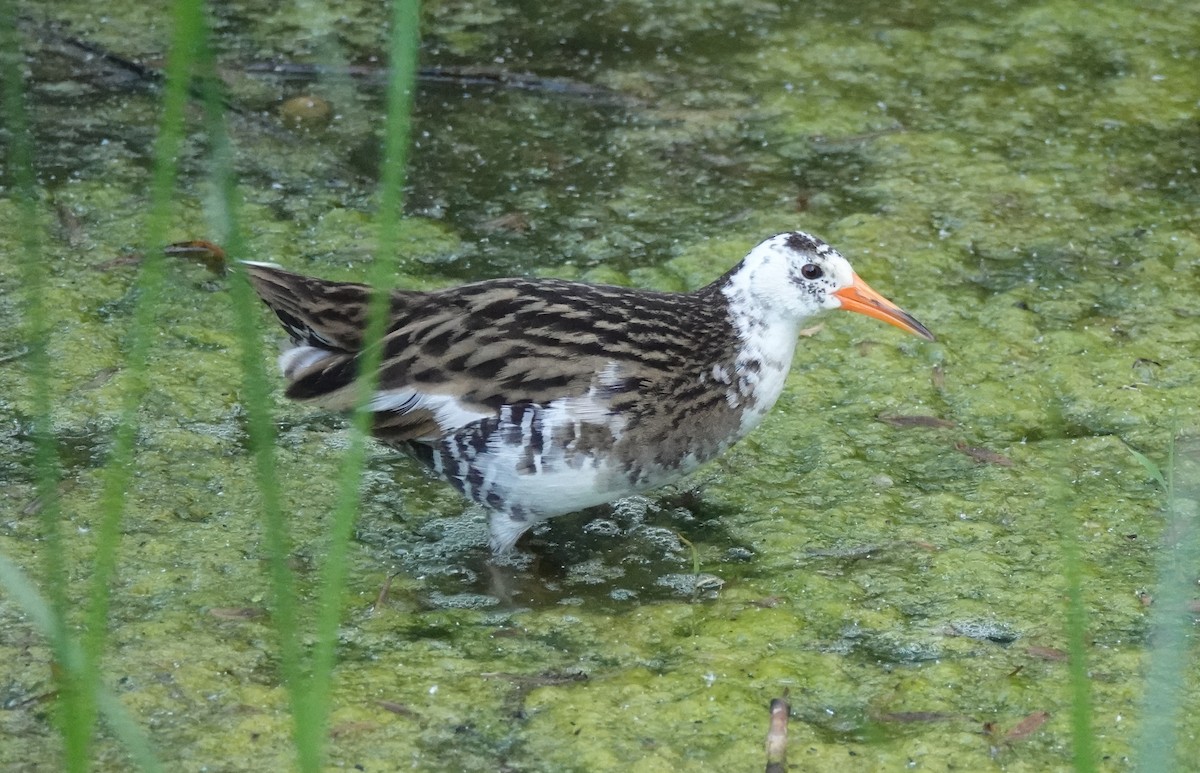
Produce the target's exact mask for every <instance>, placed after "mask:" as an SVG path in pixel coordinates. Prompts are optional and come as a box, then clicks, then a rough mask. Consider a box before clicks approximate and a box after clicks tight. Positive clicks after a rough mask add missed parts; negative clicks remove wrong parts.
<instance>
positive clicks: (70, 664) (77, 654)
mask: <svg viewBox="0 0 1200 773" xmlns="http://www.w3.org/2000/svg"><path fill="white" fill-rule="evenodd" d="M0 588H3V589H4V591H5V593H7V594H8V595H9V597H11V598H12V600H13V601H15V602H16V603H17V606H19V607H20V608H21V609H22V610H24V611H25V614H26V615H28V616H29V619H30V620H31V621H32V622H33V625H34V627H35V628H37V629H38V631H39V632H40V633H41V634H42V635H43V636H45V637H46V639H47V640H49V642H50V646H51V648H52V649H53V650H54V658H55V660H56V661H57V662H58V663H59V664H60V665H61V666H62V668H63V670H65V671H68V672H70V673H71V674H72V675H73V678H74V682H75V683H76V684H81V683H82V681H83V680H82V678H81V677H82V674H83V671H84V669H85V658H84V656H83V652H82V650H80V648H79V645H78V644H77V643H76V642H75V641H74V640H73V639H71V637H70V635H69V634H68V633H67V628H66V625H65V624H64V622H63V619H62V616H61V615H59V614H58V612H57V611H56V610H55V609H54V608H53V606H52V604H51V603H50V602H49V601H47V600H46V599H44V598H42V596H41V594H39V593H38V591H37V588H35V587H34V584H33V582H31V581H30V580H29V578H28V577H26V576H25V574H24V572H22V571H21V569H20V568H19V567H18V566H17V565H16V564H15V563H13V562H12V561H11V560H10V559H9V558H8V556H6V555H4V554H3V553H0ZM93 700H94V701H95V702H96V704H97V706H98V707H99V710H100V715H101V716H102V717H104V720H105V722H106V723H107V724H108V726H109V728H110V729H111V730H112V731H113V734H114V735H116V737H117V739H118V740H119V741H121V743H122V744H123V745H124V746H125V749H126V750H127V751H128V752H129V754H130V756H131V757H132V758H133V760H134V762H135V763H137V766H138V767H139V768H140V769H142V770H144V771H159V770H162V766H161V765H160V764H159V762H158V759H157V758H156V757H155V755H154V752H153V751H152V747H151V745H150V739H149V738H148V737H147V736H146V734H145V733H144V732H143V731H142V728H141V727H140V726H139V725H138V724H137V722H135V721H134V720H133V718H132V717H130V716H129V713H128V712H127V711H126V710H125V707H124V706H123V705H121V702H120V701H118V700H117V698H116V696H114V695H113V694H112V693H110V692H109V691H108V690H107V688H105V687H104V686H103V685H98V686H97V693H96V695H95V696H93ZM83 762H84V765H85V766H86V763H87V759H86V758H84V760H83Z"/></svg>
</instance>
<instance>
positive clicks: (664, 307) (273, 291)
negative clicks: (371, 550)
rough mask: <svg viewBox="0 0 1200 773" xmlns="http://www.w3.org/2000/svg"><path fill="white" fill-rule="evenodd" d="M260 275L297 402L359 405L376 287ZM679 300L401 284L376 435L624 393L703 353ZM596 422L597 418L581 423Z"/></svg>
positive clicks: (503, 284) (417, 433) (257, 269)
mask: <svg viewBox="0 0 1200 773" xmlns="http://www.w3.org/2000/svg"><path fill="white" fill-rule="evenodd" d="M246 272H247V275H248V276H249V278H250V280H251V282H252V283H253V284H254V287H255V289H256V290H257V291H258V293H259V295H260V296H262V298H263V300H264V301H265V302H266V304H267V305H268V306H269V307H270V308H271V309H272V310H273V311H274V312H275V314H276V315H277V316H278V317H279V320H280V322H281V323H282V324H283V326H284V328H286V329H287V331H288V332H289V334H290V335H291V337H292V340H293V342H294V343H295V344H296V346H295V348H293V349H291V350H289V351H287V352H285V353H284V354H283V355H282V356H281V357H280V367H281V369H282V370H283V372H284V376H285V377H286V378H287V379H288V382H289V386H288V389H287V396H288V397H290V398H293V399H296V400H304V401H310V402H314V403H316V404H319V405H322V406H324V407H328V408H331V409H335V410H348V409H350V408H351V407H352V406H353V403H354V397H355V393H354V390H353V388H352V385H353V383H354V379H355V377H356V375H357V373H358V368H359V363H360V361H361V354H362V352H361V349H362V334H363V329H364V328H365V324H366V322H365V321H366V304H367V300H368V297H369V293H370V290H369V288H368V287H367V286H366V285H360V284H350V283H341V282H328V281H325V280H320V279H315V278H312V277H306V276H302V275H299V274H293V273H290V272H286V271H283V270H282V269H279V268H276V267H272V266H268V265H263V264H248V265H247V267H246ZM687 308H688V305H687V304H683V303H681V302H680V300H679V296H674V295H670V294H646V293H644V292H634V291H630V290H627V289H625V288H617V287H597V286H593V285H583V284H577V283H570V282H561V281H556V280H523V279H503V280H491V281H486V282H478V283H475V284H470V285H464V286H461V287H455V288H450V289H447V290H440V291H435V292H429V293H419V292H406V291H395V292H393V293H392V295H391V308H390V310H389V318H388V327H387V332H386V334H385V337H384V340H383V347H384V348H383V356H382V360H381V366H380V369H379V374H378V381H377V385H376V390H375V393H374V395H373V396H372V398H371V401H370V407H371V409H372V410H373V411H374V412H375V422H374V432H375V434H376V435H377V436H378V437H379V438H380V439H382V440H385V441H388V442H396V443H399V442H403V441H411V440H417V441H432V440H435V439H437V438H440V437H444V436H446V435H448V434H452V433H454V432H456V431H457V430H459V429H461V428H462V427H464V426H466V425H467V424H470V423H472V422H475V421H479V420H480V419H485V418H488V417H494V416H497V415H499V412H500V409H501V407H502V406H504V405H518V404H540V405H547V404H549V403H551V402H553V401H555V400H565V399H573V398H582V397H587V398H590V399H589V400H587V401H586V404H587V405H589V406H593V410H614V409H617V408H619V407H620V406H619V404H620V403H621V402H623V401H624V400H629V399H633V398H634V397H635V393H636V392H637V391H638V390H639V389H642V388H644V387H645V386H647V385H650V384H653V383H654V382H655V381H656V380H657V379H660V378H662V377H663V375H664V374H669V373H671V372H673V371H674V370H675V369H677V368H678V364H679V362H680V361H681V360H682V359H685V358H686V357H687V356H689V355H690V356H693V357H694V355H695V350H696V346H697V340H696V338H695V337H694V336H692V335H691V334H690V333H688V332H687V330H686V328H687V327H688V326H685V329H684V330H683V332H680V328H679V326H678V325H673V326H668V327H664V323H665V322H667V321H669V320H674V321H678V319H679V316H678V315H679V314H681V313H684V312H685V311H686V309H687ZM581 418H582V419H585V420H586V417H581Z"/></svg>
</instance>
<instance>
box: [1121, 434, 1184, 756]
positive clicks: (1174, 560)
mask: <svg viewBox="0 0 1200 773" xmlns="http://www.w3.org/2000/svg"><path fill="white" fill-rule="evenodd" d="M1173 435H1174V433H1173ZM1180 461H1181V460H1180V459H1178V458H1177V454H1176V445H1175V441H1174V436H1173V437H1172V442H1171V447H1170V451H1169V454H1168V459H1167V468H1166V469H1167V472H1166V476H1165V484H1166V485H1165V487H1164V488H1165V491H1166V495H1167V505H1166V524H1165V528H1164V542H1165V545H1164V549H1163V554H1162V558H1161V559H1160V562H1159V574H1158V581H1157V583H1156V585H1155V589H1154V596H1153V598H1154V606H1153V607H1151V611H1150V637H1149V638H1150V641H1149V648H1148V652H1147V662H1148V668H1147V671H1146V683H1145V692H1144V694H1143V696H1142V701H1141V710H1140V712H1139V714H1140V716H1141V725H1140V727H1139V731H1138V737H1137V741H1136V743H1135V745H1134V754H1133V759H1134V763H1135V765H1136V766H1137V769H1138V770H1143V771H1160V770H1181V769H1182V767H1181V766H1180V765H1181V761H1179V760H1177V759H1176V756H1177V750H1178V747H1179V724H1180V720H1181V717H1183V706H1184V703H1185V701H1186V700H1187V699H1188V697H1189V696H1188V695H1187V694H1186V690H1187V687H1188V679H1187V678H1186V677H1185V676H1184V675H1186V674H1188V673H1189V668H1193V667H1191V666H1190V664H1189V660H1190V656H1191V652H1192V649H1193V647H1194V646H1195V642H1194V640H1195V624H1194V622H1193V612H1192V610H1191V609H1190V608H1189V605H1190V603H1191V599H1192V593H1193V589H1194V587H1195V573H1196V567H1197V566H1200V528H1197V524H1198V521H1200V512H1197V511H1196V502H1197V501H1200V500H1198V497H1200V479H1197V478H1196V477H1194V475H1195V473H1196V471H1197V470H1198V469H1200V458H1191V457H1190V455H1189V457H1188V458H1185V459H1184V460H1183V461H1185V462H1186V463H1187V465H1188V467H1187V470H1188V471H1189V472H1188V473H1187V477H1186V479H1185V481H1184V486H1183V489H1184V490H1183V491H1182V492H1181V491H1179V490H1178V489H1177V486H1178V479H1179V468H1180V467H1181V466H1182V465H1181V464H1180Z"/></svg>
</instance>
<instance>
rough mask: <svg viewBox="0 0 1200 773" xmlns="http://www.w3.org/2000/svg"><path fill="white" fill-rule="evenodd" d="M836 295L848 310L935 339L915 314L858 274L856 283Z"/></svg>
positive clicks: (855, 279) (927, 338) (928, 339)
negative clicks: (872, 287)
mask: <svg viewBox="0 0 1200 773" xmlns="http://www.w3.org/2000/svg"><path fill="white" fill-rule="evenodd" d="M834 295H836V296H837V297H838V300H840V301H841V302H842V308H843V309H845V310H846V311H857V312H858V313H859V314H866V315H867V316H868V317H874V318H875V319H881V320H883V321H884V322H886V323H888V324H889V325H895V326H896V327H898V328H900V329H901V330H907V331H908V332H910V333H912V334H913V335H919V336H921V337H922V338H924V339H925V340H926V341H932V340H934V339H933V333H930V332H929V329H928V328H926V327H925V326H924V325H922V324H921V323H920V322H917V320H916V318H915V317H913V315H911V314H909V313H908V312H907V311H905V310H903V309H901V308H900V307H899V306H897V305H896V304H894V303H892V302H891V301H889V300H888V299H887V298H884V297H883V296H882V295H880V294H879V293H877V292H875V291H874V290H872V289H871V286H870V285H869V284H867V283H866V282H864V281H863V280H862V279H861V278H859V276H858V274H855V275H854V284H852V285H850V286H849V287H844V288H842V289H841V290H838V291H837V292H835V293H834Z"/></svg>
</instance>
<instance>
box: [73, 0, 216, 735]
mask: <svg viewBox="0 0 1200 773" xmlns="http://www.w3.org/2000/svg"><path fill="white" fill-rule="evenodd" d="M199 15H200V0H177V2H175V4H174V6H173V9H172V23H173V31H172V37H171V43H170V48H169V50H168V54H167V65H166V87H165V90H164V92H163V113H162V119H161V125H160V129H159V133H158V137H157V139H156V141H155V146H154V170H153V173H152V182H151V196H150V216H149V218H148V220H147V223H146V231H145V241H144V257H143V260H142V262H141V267H140V270H139V272H138V277H137V280H136V282H135V291H136V303H135V306H134V311H133V321H132V324H131V326H130V329H129V333H128V337H127V339H126V345H125V368H124V370H123V374H122V375H123V377H124V382H123V384H122V388H123V394H122V399H121V410H120V414H119V417H118V423H117V428H116V430H115V432H114V435H113V441H112V449H111V451H110V453H109V458H108V462H107V463H106V465H105V469H104V482H103V487H102V491H101V499H100V523H99V525H98V527H97V528H96V530H95V533H96V550H95V559H94V562H93V566H92V580H91V583H90V591H89V603H88V607H87V616H86V620H87V623H86V629H85V631H84V642H83V652H84V660H85V663H84V673H85V676H86V678H87V679H88V681H89V682H90V683H92V685H94V684H96V683H98V682H99V679H100V674H99V661H100V657H101V654H102V652H103V650H104V646H105V641H106V638H107V626H108V610H109V601H110V593H111V589H110V586H111V582H112V578H113V575H114V574H115V571H116V561H117V550H118V547H119V545H120V539H121V521H122V518H123V516H124V512H125V504H126V501H127V498H128V491H129V488H130V483H131V481H132V479H133V469H134V440H135V438H136V437H137V428H138V407H139V406H140V405H141V402H142V399H143V396H144V395H145V393H146V385H147V369H148V364H149V354H150V349H151V343H152V341H153V340H154V320H155V317H156V316H157V312H158V302H159V298H160V295H161V289H162V283H163V263H164V259H163V256H162V246H163V244H164V242H165V235H166V232H167V225H168V223H169V220H170V216H171V206H172V202H173V196H172V189H173V188H174V185H175V177H176V171H177V161H176V159H177V157H178V155H179V149H180V146H181V145H182V141H183V136H184V110H185V108H186V106H187V102H188V85H189V81H190V78H191V73H192V70H193V67H194V64H195V53H196V51H195V46H194V44H193V41H194V40H195V38H196V31H197V28H198V19H199ZM93 693H94V687H91V686H89V689H88V690H87V691H86V692H85V695H91V694H93ZM92 716H94V714H92V715H88V716H85V717H84V719H85V720H86V721H87V732H88V733H89V737H90V728H91V724H92Z"/></svg>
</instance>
